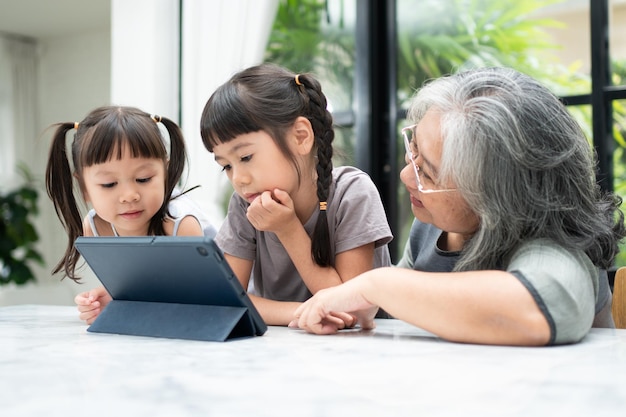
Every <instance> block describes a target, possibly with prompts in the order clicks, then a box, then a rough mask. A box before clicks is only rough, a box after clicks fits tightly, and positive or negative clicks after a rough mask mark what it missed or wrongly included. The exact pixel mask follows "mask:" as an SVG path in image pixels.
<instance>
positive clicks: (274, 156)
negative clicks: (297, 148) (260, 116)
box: [213, 130, 298, 203]
mask: <svg viewBox="0 0 626 417" xmlns="http://www.w3.org/2000/svg"><path fill="white" fill-rule="evenodd" d="M213 153H214V154H215V161H216V162H217V163H218V164H220V165H221V166H222V168H223V169H224V171H225V172H226V175H227V176H228V179H229V180H230V182H231V184H232V185H233V188H234V189H235V192H237V194H239V195H240V196H241V197H243V198H244V199H245V200H246V201H248V202H250V203H251V202H252V201H253V200H254V199H255V198H257V197H258V196H259V195H260V194H261V193H263V192H264V191H273V190H274V189H276V188H279V189H281V190H283V191H286V192H287V193H289V194H290V195H292V196H293V195H294V194H295V192H296V191H297V189H298V174H297V171H296V169H295V167H294V166H293V164H292V163H291V161H290V160H288V159H287V158H286V157H285V155H283V153H282V152H281V151H280V149H279V148H278V146H276V144H275V143H274V141H273V140H272V138H271V136H269V135H268V134H267V133H266V132H264V131H262V130H261V131H258V132H252V133H247V134H245V135H240V136H237V137H236V138H234V139H233V140H231V141H230V142H227V143H221V144H219V145H217V146H215V147H214V148H213Z"/></svg>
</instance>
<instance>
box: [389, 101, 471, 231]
mask: <svg viewBox="0 0 626 417" xmlns="http://www.w3.org/2000/svg"><path fill="white" fill-rule="evenodd" d="M440 119H441V116H440V114H439V112H437V111H436V110H432V109H431V110H429V111H428V112H427V113H426V115H425V116H424V118H422V120H421V121H420V122H419V124H417V125H416V126H415V130H414V133H413V135H412V137H411V139H410V143H409V146H410V150H411V152H412V154H413V156H414V158H413V161H411V160H409V157H408V156H407V157H406V162H407V165H406V166H405V167H404V168H403V169H402V171H400V179H401V180H402V182H403V183H404V185H405V187H406V189H407V191H408V192H409V196H410V198H411V211H412V212H413V215H414V216H415V217H416V218H417V219H418V220H419V221H421V222H422V223H430V224H432V225H434V226H436V227H438V228H439V229H441V230H444V231H446V232H449V233H459V234H462V235H466V236H471V235H472V234H474V233H475V232H476V229H477V228H478V223H479V220H478V217H477V216H476V214H475V213H474V212H473V211H472V210H471V209H470V207H469V206H468V204H467V202H466V201H465V200H464V199H463V198H462V197H461V194H460V193H459V191H458V190H457V189H456V184H453V183H441V182H439V176H438V172H439V167H440V164H441V149H442V138H441V128H440ZM412 163H414V164H415V165H416V166H417V170H418V171H419V175H420V180H421V184H422V187H423V188H424V189H431V190H433V189H438V190H446V191H443V192H431V193H428V192H421V191H420V190H419V189H418V182H417V178H416V175H415V171H416V170H415V169H414V168H413V167H412V166H411V164H412Z"/></svg>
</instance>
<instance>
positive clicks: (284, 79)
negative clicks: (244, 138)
mask: <svg viewBox="0 0 626 417" xmlns="http://www.w3.org/2000/svg"><path fill="white" fill-rule="evenodd" d="M326 105H327V103H326V96H325V95H324V93H322V87H321V85H320V83H319V81H317V80H316V79H315V78H314V77H313V76H312V75H311V74H298V75H297V76H296V74H295V73H293V72H291V71H289V70H287V69H285V68H282V67H279V66H276V65H272V64H261V65H257V66H253V67H250V68H247V69H245V70H243V71H241V72H239V73H237V74H235V75H234V76H233V77H232V78H231V79H230V80H228V81H227V82H226V83H224V84H222V85H221V86H220V87H219V88H218V89H217V90H216V91H215V92H214V93H213V95H211V98H209V100H208V102H207V103H206V106H205V107H204V111H203V112H202V118H201V122H200V134H201V136H202V142H203V143H204V146H205V147H206V148H207V149H208V150H209V152H213V147H214V146H216V145H218V144H220V143H226V142H228V141H230V140H232V139H233V138H235V137H237V136H239V135H243V134H246V133H251V132H258V131H261V130H262V131H264V132H266V133H268V134H269V135H270V136H271V137H272V139H273V140H274V142H275V143H276V145H277V146H278V148H279V149H280V150H281V152H282V153H283V154H284V155H285V157H286V158H287V159H289V160H291V162H292V164H293V165H294V167H295V168H296V171H297V172H298V179H300V175H301V172H300V170H299V167H298V165H297V163H296V160H295V158H294V156H293V155H291V153H290V151H289V148H288V146H287V144H286V143H285V133H286V132H287V131H288V129H289V128H291V127H292V126H293V124H294V123H295V121H296V119H297V118H298V117H306V118H307V119H308V120H309V121H310V122H311V126H312V128H313V134H314V136H315V145H314V149H315V150H316V152H317V158H318V162H317V197H318V199H319V201H320V202H327V200H328V194H329V189H330V185H331V183H332V170H333V164H332V157H333V147H332V142H333V139H334V138H335V132H334V130H333V120H332V115H331V114H330V112H329V111H328V110H327V109H326ZM311 243H312V248H311V252H312V255H313V259H314V261H315V262H316V263H317V264H318V265H321V266H329V265H331V264H333V263H334V262H333V256H332V254H331V253H330V235H329V232H328V220H327V217H326V211H325V210H321V211H320V212H319V217H318V219H317V224H316V225H315V230H314V232H313V236H312V239H311Z"/></svg>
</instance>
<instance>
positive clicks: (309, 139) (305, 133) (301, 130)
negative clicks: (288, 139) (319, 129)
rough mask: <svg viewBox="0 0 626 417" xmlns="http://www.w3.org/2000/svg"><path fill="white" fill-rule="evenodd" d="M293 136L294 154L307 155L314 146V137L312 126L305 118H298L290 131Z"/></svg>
mask: <svg viewBox="0 0 626 417" xmlns="http://www.w3.org/2000/svg"><path fill="white" fill-rule="evenodd" d="M291 134H292V135H293V139H294V141H293V145H294V147H295V149H296V152H297V153H298V154H300V155H308V154H309V153H310V152H311V149H313V145H314V144H315V135H314V134H313V126H311V122H310V121H309V119H307V118H306V117H302V116H300V117H298V118H297V119H296V121H295V122H294V124H293V127H292V129H291Z"/></svg>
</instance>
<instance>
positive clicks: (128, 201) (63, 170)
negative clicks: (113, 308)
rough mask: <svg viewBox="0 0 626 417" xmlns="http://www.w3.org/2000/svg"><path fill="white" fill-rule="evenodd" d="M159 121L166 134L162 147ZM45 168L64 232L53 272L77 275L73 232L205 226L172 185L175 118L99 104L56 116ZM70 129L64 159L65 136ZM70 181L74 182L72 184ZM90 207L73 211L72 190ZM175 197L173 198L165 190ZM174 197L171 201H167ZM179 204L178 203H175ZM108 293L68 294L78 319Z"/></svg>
mask: <svg viewBox="0 0 626 417" xmlns="http://www.w3.org/2000/svg"><path fill="white" fill-rule="evenodd" d="M159 124H161V125H163V126H164V127H165V129H166V130H167V132H168V133H169V143H170V146H169V149H168V147H167V146H166V143H165V141H164V139H163V137H162V136H161V132H160V130H159ZM55 126H56V130H55V133H54V136H53V139H52V145H51V147H50V153H49V158H48V165H47V168H46V189H47V192H48V195H49V196H50V198H51V199H52V202H53V203H54V208H55V210H56V213H57V216H58V217H59V219H60V220H61V223H62V224H63V227H64V228H65V230H66V232H67V237H68V243H67V248H66V250H65V254H64V255H63V258H62V259H61V260H60V261H59V263H58V264H57V265H56V266H55V267H54V269H53V271H52V272H53V273H57V272H61V271H62V272H63V273H64V275H65V276H67V277H69V278H70V279H72V280H74V281H77V282H79V281H80V277H78V276H77V275H76V273H75V269H76V264H77V262H78V260H79V258H80V254H79V253H78V251H77V250H76V248H75V247H74V241H75V240H76V238H77V237H78V236H150V235H181V236H202V235H203V234H204V230H203V227H206V228H207V229H206V230H210V225H206V223H205V222H206V221H205V220H204V217H203V216H202V214H201V213H200V212H199V211H197V210H196V211H195V212H192V211H190V210H188V209H187V208H188V207H190V206H189V203H188V202H183V200H184V199H183V198H182V197H186V196H182V195H180V193H179V192H178V190H175V187H176V185H177V184H178V182H179V180H180V178H181V176H182V173H183V170H184V167H185V162H186V151H185V142H184V139H183V135H182V132H181V130H180V128H179V127H178V125H177V124H176V123H174V122H173V121H171V120H170V119H167V118H165V117H160V116H151V115H150V114H148V113H146V112H143V111H141V110H139V109H137V108H134V107H117V106H106V107H99V108H97V109H95V110H93V111H92V112H90V113H89V114H88V115H87V117H86V118H85V119H84V120H83V121H81V122H80V123H74V122H71V123H59V124H57V125H55ZM71 130H75V134H74V138H73V140H72V144H71V154H72V155H71V158H72V160H71V165H70V161H69V160H68V156H67V150H66V149H67V145H66V135H67V133H68V132H69V131H71ZM75 183H76V185H77V186H76V187H75ZM76 189H78V190H80V193H81V194H82V199H81V200H82V203H84V204H86V205H89V206H91V209H90V210H89V211H88V213H87V214H86V215H85V216H84V217H81V213H80V210H79V204H78V202H77V196H76V195H75V194H74V192H75V190H76ZM173 196H175V197H173ZM179 199H180V203H182V206H181V205H180V204H179V205H178V206H177V205H176V204H175V202H176V201H177V200H179ZM181 207H185V209H181ZM109 301H110V296H109V294H108V293H107V292H106V290H105V289H104V287H99V288H96V289H94V290H91V291H87V292H84V293H82V294H79V295H77V296H76V298H75V302H76V303H77V305H78V310H79V312H80V318H81V319H82V320H85V321H86V322H87V323H90V322H92V321H93V320H94V319H95V317H96V316H97V315H98V314H99V313H100V311H101V309H102V308H104V307H105V306H106V304H107V303H108V302H109Z"/></svg>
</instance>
